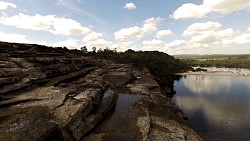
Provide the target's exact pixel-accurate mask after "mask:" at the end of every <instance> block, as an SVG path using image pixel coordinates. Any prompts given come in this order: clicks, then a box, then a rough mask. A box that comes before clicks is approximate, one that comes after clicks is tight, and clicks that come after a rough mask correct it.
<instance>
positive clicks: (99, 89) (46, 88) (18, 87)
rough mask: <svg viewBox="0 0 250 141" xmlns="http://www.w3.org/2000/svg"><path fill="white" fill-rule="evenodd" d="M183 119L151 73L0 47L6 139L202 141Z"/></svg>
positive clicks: (37, 49) (30, 48) (0, 129)
mask: <svg viewBox="0 0 250 141" xmlns="http://www.w3.org/2000/svg"><path fill="white" fill-rule="evenodd" d="M138 97H139V98H138ZM130 98H131V99H132V100H130V101H126V99H130ZM128 103H129V104H128ZM119 107H122V108H119ZM183 117H184V115H183V113H182V112H181V111H180V110H179V109H178V107H177V106H176V105H175V104H174V103H173V102H172V101H171V99H169V98H167V97H166V96H165V95H164V94H163V93H162V91H161V88H160V86H159V84H158V83H157V82H156V81H155V79H154V77H153V76H152V75H151V74H150V71H149V70H148V69H147V68H144V69H142V70H138V69H136V68H134V67H133V66H132V65H130V64H119V63H114V62H112V61H108V60H103V59H96V58H92V57H85V56H83V55H79V54H76V52H75V51H70V50H68V49H66V48H50V47H46V46H39V45H32V44H16V43H5V42H0V140H1V141H19V140H23V141H31V140H33V141H35V140H36V141H43V140H46V141H47V140H51V141H61V140H65V141H73V140H87V141H88V140H90V141H92V140H93V141H96V140H103V141H112V140H114V141H117V140H124V141H131V140H133V141H136V140H138V141H139V140H142V141H144V140H152V141H154V140H155V141H161V140H162V141H166V140H176V141H182V140H183V141H194V140H197V141H199V140H202V139H201V138H200V137H199V136H198V135H197V134H196V133H195V132H194V131H193V130H192V129H190V128H189V127H188V125H187V123H186V121H185V120H184V119H183Z"/></svg>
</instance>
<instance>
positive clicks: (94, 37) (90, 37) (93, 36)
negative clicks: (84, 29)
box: [82, 32, 103, 42]
mask: <svg viewBox="0 0 250 141" xmlns="http://www.w3.org/2000/svg"><path fill="white" fill-rule="evenodd" d="M102 36H103V35H102V33H97V32H92V33H90V34H88V35H86V36H85V37H84V38H83V39H82V41H83V42H90V41H94V40H97V39H99V38H100V37H102Z"/></svg>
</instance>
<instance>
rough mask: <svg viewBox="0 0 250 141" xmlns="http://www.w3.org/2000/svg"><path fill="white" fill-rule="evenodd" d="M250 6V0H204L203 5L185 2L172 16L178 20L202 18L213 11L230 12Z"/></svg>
mask: <svg viewBox="0 0 250 141" xmlns="http://www.w3.org/2000/svg"><path fill="white" fill-rule="evenodd" d="M249 7H250V1H249V0H203V3H202V4H201V5H195V4H192V3H186V4H183V5H182V6H181V7H179V8H178V9H177V10H175V12H174V13H173V15H171V17H172V18H174V19H176V20H179V19H191V18H202V17H205V16H206V15H207V14H209V13H212V12H216V13H219V14H229V13H233V12H237V11H240V10H244V9H247V8H249Z"/></svg>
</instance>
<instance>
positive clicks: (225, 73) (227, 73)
mask: <svg viewBox="0 0 250 141" xmlns="http://www.w3.org/2000/svg"><path fill="white" fill-rule="evenodd" d="M176 75H209V76H242V77H250V74H241V73H238V72H232V71H198V72H193V71H188V72H184V73H176Z"/></svg>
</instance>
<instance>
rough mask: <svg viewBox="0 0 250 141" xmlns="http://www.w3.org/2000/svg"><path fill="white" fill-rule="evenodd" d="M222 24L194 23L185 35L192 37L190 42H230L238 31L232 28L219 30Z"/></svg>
mask: <svg viewBox="0 0 250 141" xmlns="http://www.w3.org/2000/svg"><path fill="white" fill-rule="evenodd" d="M221 27H222V25H221V24H220V23H218V22H212V21H209V22H206V23H194V24H192V25H190V26H188V27H187V29H186V30H185V31H184V32H183V35H184V36H186V37H190V38H191V39H190V42H192V43H199V44H203V46H208V45H206V44H230V43H232V41H233V39H234V38H235V37H236V36H237V34H238V31H235V30H233V29H231V28H228V29H225V30H219V29H220V28H221Z"/></svg>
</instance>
